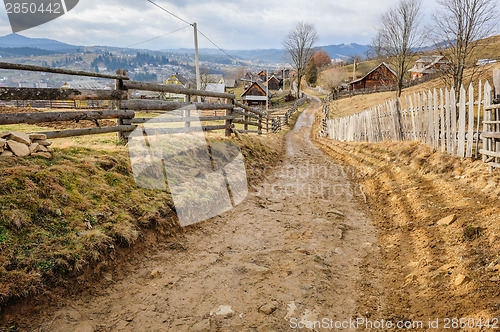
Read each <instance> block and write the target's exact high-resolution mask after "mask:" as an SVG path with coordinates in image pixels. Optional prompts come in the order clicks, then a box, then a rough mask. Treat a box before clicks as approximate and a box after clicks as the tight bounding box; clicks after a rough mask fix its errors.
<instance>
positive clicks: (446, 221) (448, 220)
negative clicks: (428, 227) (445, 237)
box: [437, 214, 457, 226]
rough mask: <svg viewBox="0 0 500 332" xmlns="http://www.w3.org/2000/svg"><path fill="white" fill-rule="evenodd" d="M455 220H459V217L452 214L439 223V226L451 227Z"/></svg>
mask: <svg viewBox="0 0 500 332" xmlns="http://www.w3.org/2000/svg"><path fill="white" fill-rule="evenodd" d="M455 220H457V216H456V215H454V214H452V215H449V216H448V217H445V218H443V219H441V220H439V221H438V222H437V224H438V225H439V226H448V225H451V224H452V223H453V222H454V221H455Z"/></svg>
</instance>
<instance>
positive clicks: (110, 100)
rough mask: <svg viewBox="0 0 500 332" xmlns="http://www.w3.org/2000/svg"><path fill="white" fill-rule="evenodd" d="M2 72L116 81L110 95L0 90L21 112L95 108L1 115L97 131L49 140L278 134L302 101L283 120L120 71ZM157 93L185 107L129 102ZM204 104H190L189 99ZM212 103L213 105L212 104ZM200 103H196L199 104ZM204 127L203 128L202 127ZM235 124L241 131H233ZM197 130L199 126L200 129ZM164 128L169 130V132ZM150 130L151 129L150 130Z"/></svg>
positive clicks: (2, 119)
mask: <svg viewBox="0 0 500 332" xmlns="http://www.w3.org/2000/svg"><path fill="white" fill-rule="evenodd" d="M0 69H6V70H21V71H36V72H46V73H55V74H64V75H77V76H85V77H95V78H104V79H112V80H115V88H114V89H110V90H85V89H54V88H13V87H2V88H0V104H1V105H6V106H17V107H25V108H34V107H37V108H49V109H50V108H71V109H98V110H95V111H94V110H92V111H61V112H28V113H7V114H0V125H16V124H33V125H34V124H43V123H53V122H79V121H83V120H90V121H93V122H94V123H95V125H96V127H92V128H78V129H64V130H54V131H44V132H41V133H43V134H45V135H46V136H47V138H48V139H52V138H64V137H75V136H85V135H97V134H106V133H114V132H116V133H118V136H119V137H120V138H121V139H124V140H125V141H126V140H127V139H128V137H129V136H130V135H131V134H133V132H134V130H135V129H137V128H139V127H140V126H144V125H146V124H151V125H156V126H158V125H160V126H161V124H164V125H165V126H167V128H153V129H154V130H153V131H154V132H155V133H158V134H175V133H189V132H197V131H198V132H199V131H217V130H224V132H225V135H226V136H230V135H231V133H232V132H238V133H257V134H263V133H271V132H278V131H280V130H281V128H282V127H283V126H285V125H287V124H288V122H289V118H290V116H291V115H292V114H293V113H294V112H295V111H296V110H297V109H298V107H299V106H300V105H302V104H303V103H304V102H305V99H301V100H299V101H297V102H296V103H295V105H294V106H293V107H292V108H291V109H289V110H288V111H286V112H285V113H284V114H283V115H281V116H275V115H270V114H269V113H268V112H266V111H263V110H259V109H255V108H252V107H249V106H248V105H245V104H243V103H241V102H239V101H237V100H235V99H236V97H235V95H234V94H231V93H220V92H211V91H203V90H195V89H188V88H184V87H182V86H178V85H158V84H151V83H144V82H135V81H131V80H130V79H129V77H128V76H127V75H126V72H125V71H123V70H118V71H117V73H116V75H109V74H100V73H92V72H85V71H76V70H69V69H61V68H49V67H41V66H32V65H22V64H11V63H5V62H0ZM136 90H139V91H151V92H158V93H159V95H158V98H161V96H162V94H163V93H173V94H178V95H184V96H185V98H184V102H178V101H167V100H161V99H131V98H130V96H131V95H132V94H131V93H130V91H136ZM193 96H195V97H198V98H202V99H206V98H208V102H207V101H201V102H200V101H199V102H192V101H191V97H193ZM214 99H215V100H214ZM198 100H200V99H198ZM138 112H142V113H160V114H161V113H167V112H168V115H169V116H159V117H156V118H149V117H138V116H137V113H138ZM100 120H116V125H109V123H108V122H106V124H108V125H107V126H104V127H101V126H100V123H99V121H100ZM202 123H203V124H202ZM236 124H238V125H240V126H241V127H242V129H236V127H235V125H236ZM200 125H201V126H200ZM168 126H173V128H170V127H168ZM148 130H149V129H148Z"/></svg>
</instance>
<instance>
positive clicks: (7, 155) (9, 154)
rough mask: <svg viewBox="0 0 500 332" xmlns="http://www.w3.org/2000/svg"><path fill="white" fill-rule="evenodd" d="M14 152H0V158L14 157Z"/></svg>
mask: <svg viewBox="0 0 500 332" xmlns="http://www.w3.org/2000/svg"><path fill="white" fill-rule="evenodd" d="M13 156H14V154H13V153H12V151H8V150H7V151H4V152H2V153H0V158H7V157H13Z"/></svg>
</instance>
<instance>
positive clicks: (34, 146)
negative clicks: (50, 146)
mask: <svg viewBox="0 0 500 332" xmlns="http://www.w3.org/2000/svg"><path fill="white" fill-rule="evenodd" d="M39 149H40V144H38V143H32V144H31V145H30V152H31V153H35V152H38V150H39Z"/></svg>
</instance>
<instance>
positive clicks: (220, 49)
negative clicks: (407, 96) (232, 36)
mask: <svg viewBox="0 0 500 332" xmlns="http://www.w3.org/2000/svg"><path fill="white" fill-rule="evenodd" d="M198 32H199V33H200V34H201V35H202V36H203V37H205V38H206V39H207V40H208V41H209V42H210V43H212V45H214V46H215V47H216V48H217V49H218V50H219V51H221V52H222V53H224V54H225V55H227V56H228V57H229V58H231V59H232V60H234V61H236V62H240V61H239V60H238V59H235V58H234V57H233V56H231V55H230V54H229V53H227V52H226V51H224V50H223V49H222V48H220V47H219V46H217V44H215V43H214V42H213V41H212V40H210V38H208V37H207V36H206V35H205V34H204V33H203V32H201V31H200V30H198Z"/></svg>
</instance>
